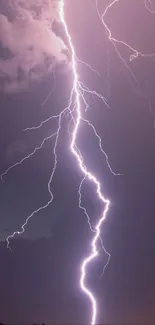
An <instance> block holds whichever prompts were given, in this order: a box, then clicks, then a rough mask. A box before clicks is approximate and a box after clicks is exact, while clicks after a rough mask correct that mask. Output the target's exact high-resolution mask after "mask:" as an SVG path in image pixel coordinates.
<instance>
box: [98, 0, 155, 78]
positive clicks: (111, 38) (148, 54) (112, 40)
mask: <svg viewBox="0 0 155 325" xmlns="http://www.w3.org/2000/svg"><path fill="white" fill-rule="evenodd" d="M119 1H120V0H113V1H112V2H111V3H110V4H109V5H107V6H106V8H105V10H104V12H103V13H102V14H100V12H99V8H98V0H96V10H97V13H98V16H99V18H100V19H101V22H102V24H103V26H104V28H105V30H106V33H107V35H108V39H109V41H111V42H112V44H113V45H114V47H115V50H116V51H117V54H118V55H119V57H120V58H121V60H123V58H122V57H121V55H120V53H119V52H118V50H117V47H116V44H121V45H124V46H125V47H126V48H128V49H129V50H130V51H131V52H132V54H131V55H130V56H129V60H130V61H132V60H133V59H136V58H137V57H138V56H141V57H153V56H155V53H142V52H140V51H139V50H137V49H135V48H133V47H132V46H131V45H129V44H128V43H126V42H125V41H122V40H118V39H117V38H114V37H113V36H112V32H111V30H110V28H109V27H108V25H107V24H106V22H105V20H104V18H105V16H106V14H107V12H108V11H109V9H111V7H112V6H113V5H115V4H116V3H117V2H119ZM147 3H149V5H150V10H149V7H148V6H147ZM144 4H145V8H146V9H147V10H149V11H151V12H153V10H154V9H153V6H152V2H151V0H148V1H147V0H145V2H144ZM127 68H128V69H130V68H129V66H128V65H127ZM130 72H131V73H132V74H133V72H132V71H131V70H130ZM133 76H134V75H133ZM136 82H137V80H136Z"/></svg>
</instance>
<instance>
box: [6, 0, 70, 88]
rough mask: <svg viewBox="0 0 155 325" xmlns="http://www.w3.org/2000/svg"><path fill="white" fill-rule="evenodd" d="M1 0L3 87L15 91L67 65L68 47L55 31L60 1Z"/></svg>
mask: <svg viewBox="0 0 155 325" xmlns="http://www.w3.org/2000/svg"><path fill="white" fill-rule="evenodd" d="M1 2H2V3H1V8H0V90H5V91H16V90H19V89H23V88H25V87H27V86H28V85H29V83H30V82H32V81H35V80H39V79H40V78H42V77H43V76H44V75H45V74H47V73H49V72H51V71H52V70H53V68H54V67H55V65H56V64H64V63H65V64H66V63H67V56H66V53H65V52H66V46H65V43H64V42H63V40H62V39H61V38H60V37H59V36H58V35H57V34H56V33H55V30H54V25H55V23H58V24H59V17H58V1H55V0H27V1H25V0H7V1H6V0H1Z"/></svg>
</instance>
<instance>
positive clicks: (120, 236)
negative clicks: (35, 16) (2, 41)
mask: <svg viewBox="0 0 155 325" xmlns="http://www.w3.org/2000/svg"><path fill="white" fill-rule="evenodd" d="M94 2H95V1H92V3H93V4H94ZM66 3H67V5H66V19H67V22H68V26H69V30H70V32H71V35H72V38H73V41H74V45H75V48H76V53H77V57H78V58H80V59H81V60H83V61H84V62H86V61H87V62H88V63H89V64H91V66H92V67H93V68H94V69H96V70H97V71H98V72H99V73H100V76H98V75H96V74H95V73H93V72H92V71H91V70H90V69H89V68H88V67H86V66H85V65H83V64H80V63H79V66H78V71H79V75H80V79H81V80H82V81H83V82H84V83H85V84H86V85H87V86H88V87H90V88H91V89H96V91H98V92H100V93H102V94H103V95H104V96H105V97H106V98H107V99H108V103H109V106H110V108H108V107H106V106H105V105H104V104H103V102H102V101H100V100H99V99H96V98H95V97H94V98H93V97H92V96H87V100H88V102H89V105H90V107H89V110H88V113H87V118H89V120H90V121H91V122H92V123H93V124H94V126H95V127H96V129H97V132H98V133H99V134H100V136H101V138H102V145H103V148H104V150H105V152H106V153H107V155H108V157H109V162H110V164H111V167H112V168H113V170H114V171H115V172H117V173H118V172H119V173H122V174H123V175H122V176H114V175H112V174H111V172H110V171H109V169H108V166H107V164H106V160H105V157H104V156H103V155H102V153H101V152H100V150H99V147H98V142H97V140H96V139H95V138H94V135H93V132H92V131H91V129H89V128H88V126H86V127H84V125H83V126H82V127H81V130H80V134H79V137H78V146H79V148H80V149H81V151H82V153H83V156H84V159H85V162H86V164H87V166H88V167H89V169H91V170H92V171H93V172H94V173H95V174H96V176H97V177H98V178H99V179H100V180H101V184H102V190H103V192H104V194H105V196H106V197H108V198H109V199H110V200H111V206H110V210H109V213H108V217H107V219H106V221H105V223H104V225H103V226H102V238H103V242H104V245H105V247H106V249H107V250H108V252H110V254H111V260H110V264H109V266H108V267H107V268H106V270H105V274H104V275H103V276H102V277H101V274H102V270H103V266H104V264H105V263H106V259H107V257H106V255H105V254H104V252H103V251H102V250H100V257H99V258H98V259H96V261H95V263H92V265H91V266H90V267H89V273H88V277H87V279H88V281H87V282H88V284H89V287H90V288H91V289H92V290H93V292H94V294H95V295H96V298H97V302H98V310H99V312H98V319H97V322H98V323H104V322H105V323H108V324H112V325H113V324H114V325H115V324H119V325H121V324H123V325H138V324H147V325H150V324H154V323H155V308H154V306H155V280H154V274H155V218H154V216H155V129H154V117H153V115H154V114H155V109H154V105H155V92H154V85H155V69H154V64H155V57H150V58H149V57H147V58H142V57H139V58H137V59H135V60H133V61H132V62H129V55H130V54H131V53H130V51H129V50H128V49H126V48H125V47H124V46H122V45H121V46H120V45H119V46H118V49H119V51H120V53H121V55H122V57H123V59H124V60H125V62H126V63H127V64H129V67H130V68H131V69H132V71H133V73H134V75H135V77H136V79H137V81H138V83H139V86H138V85H137V84H136V82H135V80H134V79H133V77H132V75H131V73H130V72H129V71H128V70H127V68H126V67H125V65H124V64H123V62H122V61H121V60H120V58H119V57H118V56H117V54H116V52H115V50H114V47H113V46H112V44H111V43H110V42H108V40H107V35H106V33H105V31H104V27H103V26H102V25H101V22H100V20H99V17H98V16H97V14H96V12H95V10H94V7H93V6H92V5H91V2H89V1H87V0H83V1H78V0H68V1H67V2H66ZM98 3H99V7H100V9H101V11H103V9H104V8H105V6H104V4H103V3H104V1H103V0H100V1H98ZM152 3H153V1H152ZM154 4H155V3H154ZM154 19H155V14H151V13H150V12H149V11H147V10H146V9H145V6H144V1H141V0H136V1H135V0H129V1H123V0H120V1H119V2H118V4H117V5H115V6H114V7H113V8H112V9H111V10H110V11H109V13H108V14H107V16H106V23H107V24H108V26H109V27H110V28H111V30H112V34H113V36H114V37H116V38H118V39H122V40H125V41H126V42H128V43H129V44H131V45H132V46H133V47H134V48H136V49H138V50H140V51H141V52H143V53H153V52H155V45H154V29H155V20H154ZM57 33H58V35H59V36H60V37H61V38H62V39H63V41H64V42H65V43H66V44H67V42H66V39H65V36H64V33H63V30H62V28H61V26H58V27H57ZM2 36H3V35H2ZM0 37H1V35H0ZM5 55H6V52H5ZM0 56H1V60H2V59H4V46H3V47H1V48H0ZM0 66H1V62H0ZM0 77H1V76H0ZM18 82H19V83H20V80H19V81H18ZM71 82H72V72H71V70H70V68H67V67H66V66H65V67H63V66H62V65H61V64H58V65H57V66H56V68H55V69H54V71H53V72H49V73H47V71H46V73H45V75H44V77H42V76H41V78H40V79H39V80H37V81H36V82H35V81H34V80H33V82H30V83H28V85H27V86H26V87H25V89H22V90H21V89H20V87H19V90H18V89H15V91H13V92H11V91H8V89H7V91H6V89H5V88H4V89H3V90H2V91H1V92H0V101H1V110H0V115H1V116H0V157H1V159H0V173H3V172H4V171H5V170H6V169H7V168H8V167H9V166H11V165H13V164H15V163H16V162H18V161H20V160H21V159H22V158H23V157H25V156H26V155H28V154H29V153H31V152H32V151H33V150H34V148H35V147H36V146H38V145H40V143H41V142H42V141H43V139H44V137H47V136H48V135H50V134H51V133H53V132H55V131H56V124H55V123H54V122H53V121H50V122H48V123H46V124H45V125H44V126H43V127H42V128H41V129H38V130H34V131H29V132H23V131H22V130H23V129H25V128H27V127H31V126H33V125H38V124H40V122H41V121H42V120H44V119H46V118H48V117H49V116H51V115H55V114H58V113H60V111H61V110H62V109H63V108H64V107H65V106H67V103H68V98H69V94H70V87H71ZM53 86H54V90H53V91H52V93H51V96H50V97H49V99H48V100H47V102H46V103H45V104H44V105H43V106H42V103H43V102H44V101H45V99H46V97H47V95H48V94H49V92H50V90H51V89H52V88H53ZM16 88H17V87H16ZM149 104H150V105H149ZM150 108H151V109H150ZM68 121H69V120H68V119H67V118H65V119H64V120H63V122H62V129H61V132H60V138H59V142H58V148H57V155H58V164H57V170H56V173H55V175H54V178H53V180H52V183H51V189H52V192H53V195H54V199H53V202H52V204H51V205H50V206H49V207H48V208H47V209H46V210H43V211H41V212H40V213H38V214H36V215H34V217H33V219H31V220H30V222H29V223H28V226H27V227H26V231H25V233H24V234H23V235H22V236H16V237H15V239H14V240H12V241H11V248H12V252H10V251H9V250H8V249H7V248H6V241H5V239H6V237H7V236H8V235H9V234H11V233H12V232H13V231H16V230H20V227H21V225H22V223H23V221H24V220H25V219H26V217H27V216H28V215H29V214H30V213H32V211H33V210H35V209H37V208H38V207H39V206H41V205H44V204H46V202H47V201H48V200H49V193H48V189H47V183H48V180H49V177H50V173H51V171H52V168H53V163H54V155H53V145H54V140H53V139H51V140H49V141H48V142H47V143H46V144H45V145H44V147H43V148H42V149H41V150H38V151H37V153H36V154H35V155H34V156H33V157H31V158H30V159H28V160H26V161H24V162H23V164H21V165H19V166H17V167H15V168H14V169H12V170H11V171H10V172H9V173H8V174H7V175H6V176H4V183H1V185H0V261H1V263H0V321H2V322H5V323H11V324H13V323H15V324H29V323H32V322H34V321H36V322H45V323H47V324H88V323H89V321H90V304H89V302H88V299H87V298H86V296H85V295H84V294H83V293H82V292H81V290H80V286H79V274H80V265H81V262H82V260H83V258H84V256H86V255H87V253H89V250H90V240H91V238H92V233H91V232H90V229H89V227H88V224H87V220H86V217H85V215H84V213H83V211H82V210H80V209H79V208H78V187H79V184H80V181H81V179H82V174H81V172H80V171H79V169H78V167H77V162H76V160H75V158H74V157H73V156H72V154H71V152H70V150H69V137H68V131H67V130H68V129H67V128H68ZM82 194H83V196H82V199H83V201H82V202H83V203H84V204H85V206H86V208H87V211H88V213H89V215H90V217H91V220H92V223H95V221H97V220H98V219H97V218H98V216H100V215H101V212H102V205H101V204H100V202H99V200H97V199H96V196H95V191H94V188H93V187H92V185H91V184H90V183H89V182H87V181H86V182H85V185H84V186H83V189H82Z"/></svg>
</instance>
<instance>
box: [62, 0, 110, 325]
mask: <svg viewBox="0 0 155 325" xmlns="http://www.w3.org/2000/svg"><path fill="white" fill-rule="evenodd" d="M59 13H60V20H61V22H62V24H63V26H64V29H65V32H66V35H67V38H68V43H69V45H70V48H71V53H72V70H73V79H74V80H73V92H74V94H75V104H76V119H75V127H74V130H73V134H72V139H71V145H70V149H71V152H72V153H73V155H74V156H75V158H76V160H77V162H78V165H79V168H80V169H81V171H82V173H83V174H84V176H85V177H88V178H89V179H90V180H91V181H92V182H93V183H94V184H95V186H96V192H97V195H98V197H99V199H100V200H101V201H102V202H103V204H104V205H105V209H104V211H103V214H102V217H101V218H100V219H99V221H98V223H97V225H96V226H95V235H94V237H93V240H92V242H91V252H90V255H89V256H87V257H86V258H85V259H84V261H83V262H82V265H81V275H80V286H81V289H82V291H83V292H84V293H85V294H86V295H87V296H88V298H89V300H90V302H91V305H92V315H91V324H92V325H94V324H95V323H96V316H97V302H96V298H95V296H94V294H93V293H92V292H91V291H90V290H89V288H88V287H87V286H86V283H85V282H86V274H87V267H88V265H89V264H90V262H92V261H93V260H94V259H95V258H96V257H97V255H98V249H97V245H96V244H97V241H98V240H99V239H100V232H101V225H102V223H103V221H104V220H105V218H106V215H107V212H108V209H109V205H110V201H109V200H108V199H106V198H105V197H104V196H103V195H102V193H101V184H100V182H99V181H98V180H97V178H96V177H95V175H93V174H92V173H91V172H90V171H88V169H87V167H86V166H85V165H84V163H83V159H82V157H81V155H80V154H79V152H78V150H77V148H76V139H77V135H78V131H79V127H80V123H81V120H82V113H81V96H80V89H81V88H80V82H79V79H78V73H77V68H76V55H75V50H74V46H73V43H72V39H71V36H70V34H69V31H68V27H67V24H66V21H65V17H64V1H63V0H61V1H60V4H59Z"/></svg>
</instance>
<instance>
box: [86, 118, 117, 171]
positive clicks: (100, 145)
mask: <svg viewBox="0 0 155 325" xmlns="http://www.w3.org/2000/svg"><path fill="white" fill-rule="evenodd" d="M81 119H82V121H84V122H85V123H87V124H88V125H89V126H90V127H91V128H92V130H93V132H94V134H95V136H96V138H97V139H98V142H99V147H100V151H101V152H102V153H103V155H104V156H105V159H106V163H107V166H108V168H109V170H110V171H111V173H112V174H113V175H115V176H122V175H123V174H120V173H115V172H114V171H113V170H112V168H111V166H110V164H109V158H108V155H107V154H106V152H105V151H104V150H103V148H102V140H101V137H100V136H99V135H98V133H97V131H96V129H95V127H94V125H93V124H92V123H90V122H89V121H88V120H86V119H85V118H83V117H81Z"/></svg>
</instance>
